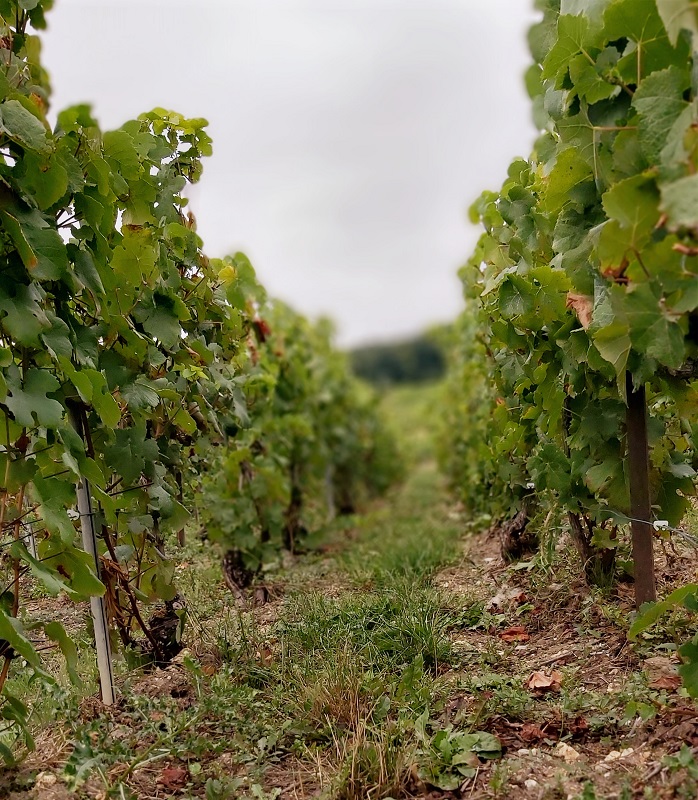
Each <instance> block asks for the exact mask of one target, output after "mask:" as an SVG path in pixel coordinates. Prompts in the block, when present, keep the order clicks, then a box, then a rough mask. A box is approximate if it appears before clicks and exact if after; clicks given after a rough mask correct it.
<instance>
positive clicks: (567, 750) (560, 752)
mask: <svg viewBox="0 0 698 800" xmlns="http://www.w3.org/2000/svg"><path fill="white" fill-rule="evenodd" d="M555 755H557V756H560V758H561V759H562V760H563V761H564V762H565V763H567V764H574V762H575V761H579V759H580V758H581V757H582V756H581V754H580V753H579V752H578V751H577V750H575V749H574V747H570V746H569V745H568V744H566V743H565V742H558V743H557V747H556V748H555Z"/></svg>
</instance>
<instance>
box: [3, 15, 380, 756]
mask: <svg viewBox="0 0 698 800" xmlns="http://www.w3.org/2000/svg"><path fill="white" fill-rule="evenodd" d="M51 5H52V0H0V17H1V23H2V26H1V29H0V269H2V273H3V274H2V280H1V281H0V476H1V478H0V480H1V484H0V554H1V557H2V563H1V565H0V567H1V568H0V574H2V575H3V576H4V579H5V583H4V585H3V586H0V718H1V719H2V720H3V723H0V754H1V755H2V756H3V757H5V758H6V759H7V760H8V761H9V760H11V759H12V753H11V751H10V749H9V748H8V746H7V742H8V739H7V735H8V732H11V730H12V729H16V730H17V731H19V734H20V735H21V736H23V737H24V740H25V743H26V745H27V746H31V737H30V734H29V728H28V725H27V718H28V714H29V711H28V709H27V707H26V706H25V705H24V704H23V703H22V701H21V700H20V698H19V697H18V696H17V692H16V691H14V690H13V676H17V675H20V673H26V671H27V670H28V671H29V672H30V674H31V675H32V676H33V678H32V679H35V680H37V681H38V682H39V683H51V682H53V681H55V676H53V675H51V674H49V672H48V671H47V668H46V663H45V661H44V660H43V659H42V656H41V655H40V651H41V649H43V648H44V647H45V643H50V642H53V643H54V644H55V645H57V646H59V647H60V648H61V649H62V651H63V653H64V655H65V657H66V664H67V671H68V673H69V674H70V676H71V678H73V679H74V680H76V681H77V680H78V676H77V672H76V647H75V643H74V642H73V641H72V639H71V638H70V637H69V636H68V635H67V634H66V631H65V630H64V628H63V627H62V625H61V623H60V622H59V621H57V620H56V619H55V617H56V614H55V613H54V614H50V613H48V612H47V613H46V614H45V615H44V616H42V615H41V614H39V615H36V614H35V615H32V614H31V613H30V609H26V608H25V609H23V608H22V607H21V604H20V601H21V600H22V598H26V596H27V590H28V587H29V586H30V584H31V585H32V586H35V587H36V586H40V587H42V589H41V590H42V591H43V592H45V593H48V594H49V595H53V596H57V595H63V596H64V597H66V598H68V599H69V600H72V601H76V602H77V601H82V600H85V599H86V598H88V597H90V596H95V595H98V596H103V597H104V598H105V600H106V610H107V616H108V619H109V623H110V626H111V629H112V632H113V633H114V634H115V635H116V636H117V637H118V639H119V640H120V642H121V645H122V647H123V648H124V650H125V651H126V652H129V651H134V650H139V651H144V650H147V651H148V653H149V655H150V657H151V658H154V659H155V660H161V659H164V658H166V657H167V653H166V652H165V649H166V643H163V642H162V641H159V640H158V637H157V635H156V631H155V630H154V626H153V625H152V624H151V623H150V622H149V620H148V614H147V604H149V603H152V602H154V601H156V600H161V601H166V602H167V603H170V604H172V602H173V601H174V600H175V598H176V595H177V590H176V587H175V585H174V583H173V577H174V561H173V559H172V558H171V557H167V555H166V552H165V549H166V541H169V539H170V536H171V535H172V534H174V533H175V532H181V531H183V529H184V526H185V523H186V522H187V521H188V520H189V519H190V517H191V516H192V515H193V514H197V515H198V516H200V517H201V518H203V519H204V522H205V524H206V525H207V526H208V528H209V531H210V534H211V538H212V539H213V538H218V539H220V540H222V541H224V542H225V545H226V547H227V548H229V549H231V550H233V551H234V552H236V553H238V554H240V558H241V559H242V560H243V561H244V562H245V564H246V566H247V568H249V569H251V570H252V572H255V571H257V570H259V568H260V567H261V566H262V565H263V564H264V563H266V562H268V561H269V560H270V558H271V557H272V556H273V553H272V551H273V552H278V549H279V548H280V547H282V546H286V547H287V548H289V549H293V547H294V546H296V543H297V540H298V537H299V536H300V535H301V533H302V529H303V524H304V520H303V513H304V503H307V502H308V500H309V498H316V497H317V493H318V491H319V489H318V487H319V486H321V487H322V491H324V492H326V493H327V491H328V490H327V487H328V486H330V485H331V486H332V487H333V488H334V492H335V494H336V496H337V498H340V501H341V503H342V504H344V506H347V505H349V506H351V505H353V504H354V503H356V502H358V500H359V497H360V495H361V493H362V492H364V493H365V492H366V491H367V490H366V489H365V487H366V486H368V485H369V484H370V486H371V487H372V488H374V489H380V488H382V487H383V486H384V485H385V484H386V483H387V482H388V481H389V479H390V476H391V472H392V470H393V469H394V463H395V459H394V458H393V453H392V449H391V448H392V445H391V443H390V442H389V441H388V440H387V439H386V438H385V437H384V436H383V435H382V434H381V433H380V431H379V427H380V426H379V421H378V419H377V417H376V415H375V412H374V411H373V407H372V405H371V400H370V398H368V397H367V396H365V395H364V394H363V393H362V390H361V389H359V388H357V387H356V386H355V385H354V383H353V382H352V380H351V379H350V377H349V373H348V369H347V366H346V363H345V361H344V359H343V357H342V356H340V355H338V354H336V353H334V352H333V351H332V350H331V347H330V344H329V333H330V332H329V330H328V327H327V325H326V324H319V325H316V326H312V325H310V324H309V323H308V322H307V321H306V320H304V319H303V318H302V317H300V316H298V315H296V314H294V313H293V312H292V311H290V310H289V309H286V308H285V307H283V306H282V305H281V304H275V303H272V302H270V301H269V300H268V299H267V298H266V295H265V293H264V291H263V289H262V288H261V287H260V286H259V284H258V282H257V280H256V278H255V275H254V271H253V269H252V267H251V265H250V264H249V262H248V261H247V259H246V258H245V257H244V256H243V255H241V254H238V255H236V256H234V257H228V258H225V259H213V258H211V259H209V258H208V257H207V256H206V255H205V254H204V252H203V251H202V242H201V239H200V238H199V236H198V235H197V233H196V224H195V220H194V217H193V216H192V215H191V213H189V212H188V210H187V200H186V198H185V197H184V195H183V192H184V190H185V187H186V186H187V184H189V183H194V182H196V181H197V180H198V179H199V177H200V175H201V171H202V166H201V159H202V158H203V157H204V156H207V155H209V154H210V152H211V141H210V139H209V137H208V135H207V134H206V131H205V125H206V122H205V120H203V119H185V118H183V117H182V116H180V115H179V114H176V113H173V112H169V111H165V110H163V109H156V110H154V111H152V112H150V113H147V114H143V115H141V116H140V117H139V118H138V119H136V120H132V121H129V122H127V123H126V124H124V125H123V126H122V127H121V128H119V129H118V130H115V131H109V132H102V131H101V130H100V128H99V126H98V124H97V122H96V120H95V119H94V118H93V116H92V114H91V110H90V108H89V107H88V106H76V107H73V108H69V109H67V110H65V111H62V112H60V113H59V114H58V117H57V124H56V126H55V127H54V128H53V129H52V128H51V126H50V124H49V122H48V121H47V116H46V115H47V109H48V102H49V95H50V87H49V83H48V78H47V75H46V73H45V71H44V70H43V68H42V67H41V64H40V41H39V38H38V37H37V35H35V34H34V33H32V32H31V31H32V30H34V31H37V30H41V29H42V28H44V27H45V16H44V15H45V12H47V11H48V10H49V9H50V7H51ZM265 316H266V317H267V318H265ZM320 472H322V475H323V478H326V480H323V481H320V480H319V477H318V476H319V474H320ZM85 483H86V484H88V485H89V489H90V492H91V499H92V503H93V508H94V510H95V511H94V514H93V519H94V523H95V527H96V530H97V533H98V546H99V566H98V567H96V565H95V562H94V560H93V559H92V558H91V557H90V556H89V555H88V554H87V553H86V552H85V551H84V550H83V549H82V547H81V546H80V538H79V536H78V528H79V525H80V520H79V516H80V515H79V514H78V512H77V504H76V490H77V488H78V486H79V485H81V484H85ZM312 492H315V494H312ZM197 505H198V506H200V509H198V510H197ZM180 535H181V534H180ZM116 643H117V642H116V641H115V642H114V644H116ZM23 680H26V674H24V675H23ZM3 742H5V743H3Z"/></svg>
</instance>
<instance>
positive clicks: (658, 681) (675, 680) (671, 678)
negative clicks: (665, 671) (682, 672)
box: [649, 675, 681, 692]
mask: <svg viewBox="0 0 698 800" xmlns="http://www.w3.org/2000/svg"><path fill="white" fill-rule="evenodd" d="M649 686H650V689H667V690H668V691H670V692H675V691H676V690H677V689H678V688H679V686H681V677H680V676H679V675H659V676H658V677H657V678H655V679H654V680H653V681H652V682H651V683H650V685H649Z"/></svg>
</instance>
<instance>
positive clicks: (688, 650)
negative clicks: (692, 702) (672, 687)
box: [679, 642, 698, 697]
mask: <svg viewBox="0 0 698 800" xmlns="http://www.w3.org/2000/svg"><path fill="white" fill-rule="evenodd" d="M679 655H680V656H681V658H683V659H685V663H683V664H681V666H680V667H679V675H680V676H681V677H682V678H683V684H684V686H685V687H686V691H687V692H688V693H689V694H690V695H691V697H698V645H697V644H696V643H695V642H686V644H684V645H681V647H679Z"/></svg>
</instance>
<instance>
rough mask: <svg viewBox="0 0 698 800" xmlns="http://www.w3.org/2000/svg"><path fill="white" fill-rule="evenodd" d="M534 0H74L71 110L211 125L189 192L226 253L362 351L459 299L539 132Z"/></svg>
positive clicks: (55, 41) (60, 75)
mask: <svg viewBox="0 0 698 800" xmlns="http://www.w3.org/2000/svg"><path fill="white" fill-rule="evenodd" d="M531 6H532V0H193V1H192V0H187V2H179V0H57V2H56V7H55V8H54V10H53V11H52V12H51V13H50V16H49V32H48V34H45V35H44V64H45V66H46V67H47V68H48V70H49V72H50V74H51V77H52V82H53V88H54V94H53V108H54V110H57V109H59V108H62V107H64V106H66V105H70V104H73V103H77V102H85V101H88V102H91V103H92V104H93V105H94V108H95V111H96V115H97V117H98V119H99V120H100V122H101V124H102V126H103V127H105V128H112V127H118V126H119V125H120V124H121V123H123V122H124V121H126V120H127V119H130V118H132V117H134V116H136V115H137V114H139V113H141V112H142V111H147V110H149V109H150V108H152V107H154V106H157V105H159V106H164V107H166V108H172V109H174V110H177V111H179V112H181V113H183V114H186V115H189V116H197V117H198V116H203V117H206V118H207V119H208V120H209V122H210V127H209V133H210V134H211V136H212V137H213V144H214V155H213V157H212V158H210V159H207V161H206V162H205V168H204V176H203V178H202V180H201V182H200V184H198V186H196V187H195V188H194V189H193V190H192V191H191V192H190V196H191V198H192V203H191V208H192V210H193V212H194V214H195V215H196V218H197V222H198V228H199V233H200V234H201V235H202V237H203V239H204V242H205V247H206V252H207V253H208V254H209V255H210V256H222V255H225V254H226V253H228V252H234V251H235V250H243V251H244V252H246V253H247V255H248V256H249V257H250V258H251V260H252V262H253V264H254V265H255V267H256V269H257V274H258V275H259V277H260V279H261V280H262V281H263V282H264V284H265V285H266V286H267V288H268V289H269V290H270V292H271V293H272V295H275V296H278V297H281V298H282V299H284V300H286V301H287V302H289V303H291V304H292V305H293V306H294V307H296V308H297V309H298V310H299V311H302V312H304V313H306V314H309V315H310V316H317V315H319V314H326V315H329V316H331V317H332V318H333V319H334V320H335V321H336V323H337V325H338V332H339V337H338V338H339V342H340V343H341V344H345V345H353V344H357V343H364V342H367V341H372V340H377V339H379V340H388V339H391V338H398V337H402V336H405V335H410V334H413V333H417V332H418V331H420V330H422V329H423V328H424V327H425V326H427V325H429V324H431V323H434V322H443V321H447V320H449V319H452V318H453V317H454V316H455V314H456V313H457V312H458V310H459V309H460V308H461V293H460V285H459V283H458V281H457V278H456V270H457V268H458V266H459V265H460V264H461V263H463V261H464V260H465V259H466V258H467V256H468V254H469V252H470V251H471V249H472V247H473V245H474V243H475V241H476V238H477V235H478V231H477V229H476V228H475V227H473V226H471V225H470V224H469V223H468V221H467V218H466V211H467V207H468V205H469V204H470V203H471V202H472V201H473V200H474V199H475V198H476V196H477V195H478V194H479V192H480V191H482V190H483V189H485V188H493V189H494V188H497V187H498V186H499V185H500V184H501V182H502V180H503V178H504V177H505V174H506V168H507V166H508V163H509V161H510V160H511V159H512V158H513V157H514V156H516V155H527V154H528V151H529V150H530V148H531V143H532V141H533V137H534V131H533V127H532V124H531V122H530V104H529V101H528V99H527V97H526V95H525V92H524V89H523V79H522V74H523V71H524V69H525V68H526V66H527V64H528V55H527V51H526V45H525V31H526V28H527V26H528V24H530V22H531V21H532V20H533V19H534V16H533V12H532V10H531Z"/></svg>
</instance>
